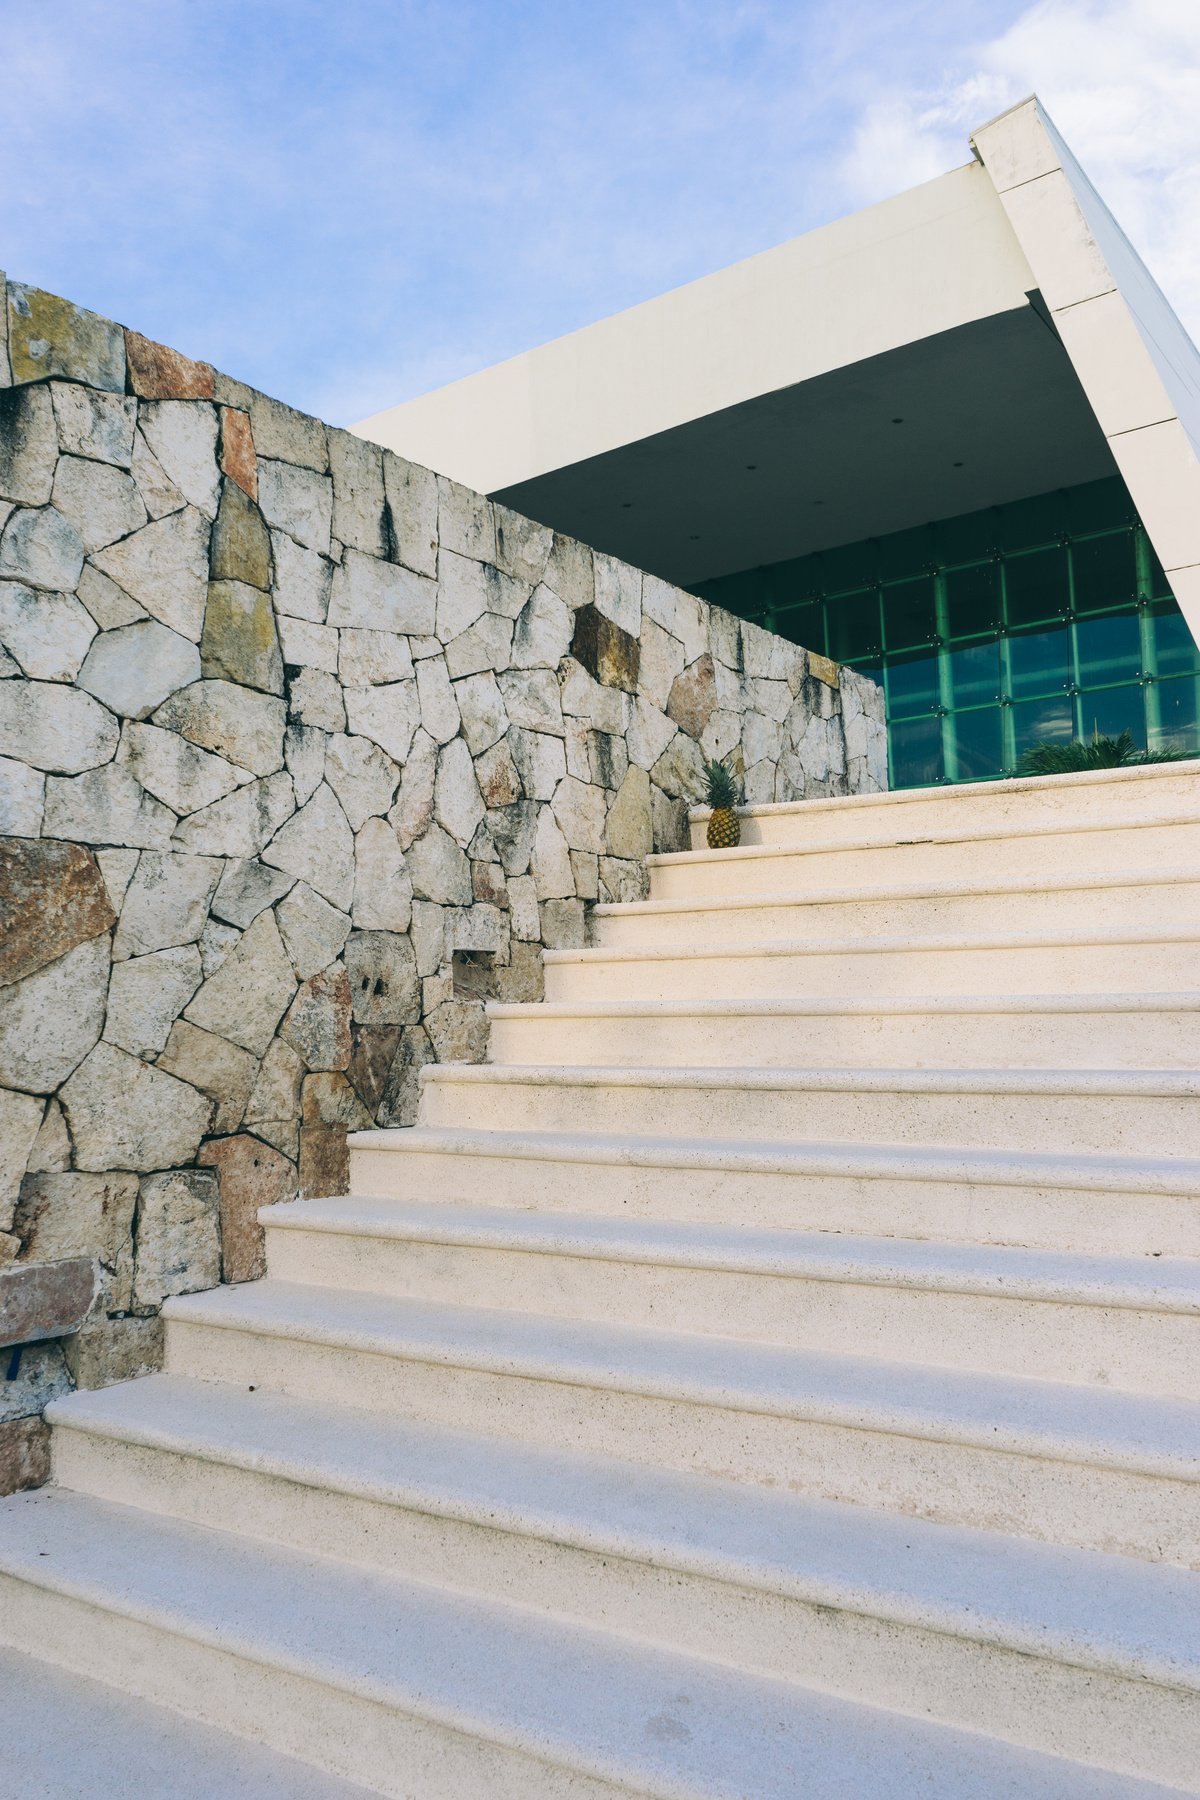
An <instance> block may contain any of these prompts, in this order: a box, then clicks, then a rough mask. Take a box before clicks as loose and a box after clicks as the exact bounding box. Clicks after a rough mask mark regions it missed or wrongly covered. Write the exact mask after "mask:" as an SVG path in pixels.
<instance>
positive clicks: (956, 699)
mask: <svg viewBox="0 0 1200 1800" xmlns="http://www.w3.org/2000/svg"><path fill="white" fill-rule="evenodd" d="M942 662H943V666H944V667H945V669H946V672H947V675H948V677H949V694H948V699H949V702H950V704H951V706H980V705H982V704H983V703H984V702H985V701H987V702H990V703H991V705H993V706H995V704H996V702H997V700H998V699H999V697H1000V643H999V640H998V639H997V638H994V637H993V638H982V639H980V640H979V641H978V642H976V643H974V644H952V645H950V647H949V648H948V649H947V650H946V651H945V652H944V654H943V657H942Z"/></svg>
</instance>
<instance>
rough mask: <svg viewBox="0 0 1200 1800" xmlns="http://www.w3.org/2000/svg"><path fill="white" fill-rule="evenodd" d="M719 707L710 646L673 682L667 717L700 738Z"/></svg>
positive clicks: (691, 735)
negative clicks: (709, 650) (709, 652)
mask: <svg viewBox="0 0 1200 1800" xmlns="http://www.w3.org/2000/svg"><path fill="white" fill-rule="evenodd" d="M716 710H717V672H716V669H715V668H714V666H713V659H712V657H711V656H710V655H709V654H708V651H707V650H706V651H705V652H704V655H703V656H698V657H697V658H696V660H695V662H694V663H692V664H691V665H690V666H689V667H688V668H686V669H685V670H684V671H683V674H682V675H677V676H676V677H675V679H674V681H673V682H672V683H671V692H670V694H669V695H668V697H667V717H668V718H669V719H674V721H675V723H676V724H677V725H678V727H679V729H680V730H681V731H686V732H687V734H688V736H689V737H693V738H699V737H701V736H702V735H703V732H704V728H705V726H706V725H707V724H708V721H709V720H710V719H711V718H712V716H713V714H714V713H715V712H716Z"/></svg>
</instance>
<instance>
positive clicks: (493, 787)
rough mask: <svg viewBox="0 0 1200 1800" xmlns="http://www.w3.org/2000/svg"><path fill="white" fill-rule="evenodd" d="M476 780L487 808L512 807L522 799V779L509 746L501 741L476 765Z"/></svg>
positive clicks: (487, 751)
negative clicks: (515, 801) (514, 802)
mask: <svg viewBox="0 0 1200 1800" xmlns="http://www.w3.org/2000/svg"><path fill="white" fill-rule="evenodd" d="M475 779H476V781H477V782H478V783H479V792H480V794H481V795H482V796H483V801H484V804H485V806H487V807H488V808H489V809H491V808H494V807H500V806H510V805H511V804H512V802H513V801H514V800H519V799H520V798H521V777H520V776H519V775H518V773H517V765H516V764H515V763H514V761H513V759H512V752H511V751H510V750H509V747H508V744H507V743H506V742H505V741H503V740H501V742H500V743H498V744H494V745H493V746H492V748H491V749H490V750H486V751H485V752H484V754H483V755H482V756H481V757H480V758H479V760H478V761H477V762H476V764H475Z"/></svg>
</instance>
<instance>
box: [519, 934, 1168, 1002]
mask: <svg viewBox="0 0 1200 1800" xmlns="http://www.w3.org/2000/svg"><path fill="white" fill-rule="evenodd" d="M545 966H546V999H547V1000H548V1001H549V1002H550V1003H551V1004H554V1003H555V1002H558V1001H573V1000H603V999H621V998H628V999H642V1000H707V999H735V998H737V997H738V996H741V995H746V996H750V997H753V998H756V999H761V998H769V997H770V996H772V995H795V996H798V997H805V996H811V997H813V998H818V997H829V998H837V997H839V996H840V995H843V994H853V995H854V996H856V997H857V998H860V999H866V998H870V997H873V996H876V995H880V996H884V997H890V996H898V995H913V994H1012V993H1025V994H1032V993H1038V992H1039V991H1043V990H1046V989H1053V990H1054V991H1056V992H1058V993H1062V994H1107V993H1111V992H1112V991H1113V990H1114V989H1115V988H1119V987H1121V986H1125V987H1133V988H1138V989H1141V990H1142V991H1144V992H1148V993H1153V992H1164V991H1167V990H1169V989H1172V988H1186V989H1189V990H1193V991H1196V992H1200V922H1196V923H1193V924H1191V925H1183V926H1174V927H1170V928H1168V929H1167V930H1165V931H1151V930H1149V929H1148V928H1146V927H1144V926H1143V927H1140V928H1138V929H1136V930H1128V929H1126V928H1124V927H1120V928H1116V929H1110V930H1105V931H1101V930H1098V929H1097V928H1095V927H1091V926H1089V927H1088V928H1087V929H1085V930H1082V931H1072V932H1058V933H1055V934H1047V933H1002V932H997V931H993V932H987V933H983V934H981V935H979V936H974V937H924V936H921V937H907V938H869V937H862V936H859V937H852V938H844V939H841V940H835V941H828V942H821V941H819V940H818V941H813V940H809V939H800V940H796V939H783V940H776V941H774V942H770V943H741V944H727V943H724V942H721V941H719V940H718V941H715V942H710V943H703V944H690V945H677V946H675V947H671V946H669V945H666V944H655V945H651V946H649V947H644V946H643V947H637V946H632V945H631V946H628V947H624V948H621V949H617V950H606V949H597V950H547V951H546V953H545Z"/></svg>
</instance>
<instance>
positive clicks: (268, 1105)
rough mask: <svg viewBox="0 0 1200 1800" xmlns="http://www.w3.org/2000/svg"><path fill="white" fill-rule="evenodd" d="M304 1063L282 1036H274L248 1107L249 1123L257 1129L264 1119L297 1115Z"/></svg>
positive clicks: (294, 1117) (269, 1119) (277, 1118)
mask: <svg viewBox="0 0 1200 1800" xmlns="http://www.w3.org/2000/svg"><path fill="white" fill-rule="evenodd" d="M303 1080H304V1063H303V1061H302V1060H301V1058H300V1057H299V1056H298V1055H297V1053H296V1051H295V1050H293V1049H292V1047H291V1045H290V1044H285V1043H284V1041H283V1039H282V1038H274V1039H273V1040H272V1042H271V1044H270V1046H269V1047H268V1049H267V1054H266V1055H265V1056H264V1057H263V1060H262V1065H261V1067H260V1069H259V1071H258V1078H257V1080H256V1081H255V1083H254V1090H253V1092H252V1093H251V1095H250V1100H249V1104H248V1105H247V1107H246V1123H247V1124H248V1125H253V1126H254V1127H255V1130H257V1129H258V1126H259V1123H260V1122H262V1121H271V1120H283V1119H298V1118H299V1116H300V1088H301V1083H302V1082H303Z"/></svg>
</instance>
